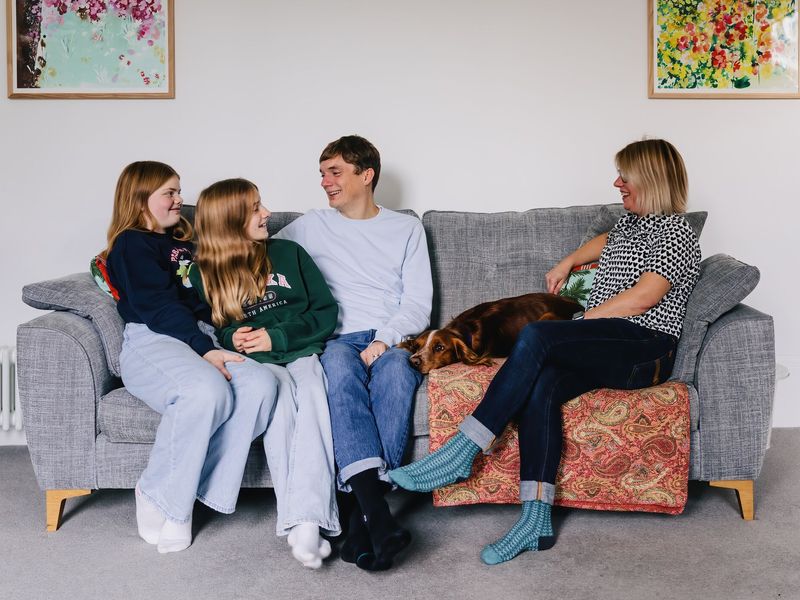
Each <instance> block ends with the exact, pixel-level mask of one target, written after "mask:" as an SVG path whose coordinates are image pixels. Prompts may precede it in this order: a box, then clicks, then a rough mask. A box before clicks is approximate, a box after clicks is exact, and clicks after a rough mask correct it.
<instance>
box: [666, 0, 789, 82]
mask: <svg viewBox="0 0 800 600" xmlns="http://www.w3.org/2000/svg"><path fill="white" fill-rule="evenodd" d="M652 1H653V2H654V3H655V7H654V10H652V12H651V14H652V22H651V23H650V27H651V33H652V35H653V37H652V38H651V40H652V45H651V48H652V49H653V51H654V54H653V64H652V67H653V68H652V77H651V82H650V84H651V93H653V95H656V96H658V95H661V93H662V92H669V93H670V95H678V94H681V93H684V94H694V95H698V94H702V95H709V96H713V95H721V94H726V95H729V96H730V95H734V96H738V95H742V96H746V95H754V94H759V95H766V96H772V95H788V96H793V95H798V94H799V93H800V87H798V53H797V0H702V1H698V0H652Z"/></svg>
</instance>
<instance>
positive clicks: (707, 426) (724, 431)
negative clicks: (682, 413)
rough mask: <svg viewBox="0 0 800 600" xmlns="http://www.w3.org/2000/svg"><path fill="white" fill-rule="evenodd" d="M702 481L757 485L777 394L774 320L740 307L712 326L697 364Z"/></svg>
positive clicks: (696, 385) (746, 307)
mask: <svg viewBox="0 0 800 600" xmlns="http://www.w3.org/2000/svg"><path fill="white" fill-rule="evenodd" d="M695 387H696V388H697V391H698V393H699V395H700V399H701V408H700V422H699V426H698V430H699V432H700V443H699V445H698V447H696V448H694V449H693V451H698V450H701V449H702V464H701V472H700V476H699V478H700V479H703V480H706V481H710V480H714V479H755V478H756V477H758V474H759V472H760V471H761V465H762V463H763V460H764V453H765V452H766V448H767V438H768V435H769V430H770V422H771V418H772V398H773V396H774V393H775V332H774V326H773V321H772V317H770V316H768V315H765V314H763V313H760V312H759V311H757V310H754V309H752V308H750V307H748V306H744V305H739V306H737V307H736V308H735V309H733V310H731V311H728V312H725V314H723V315H722V316H721V317H720V318H719V319H718V320H716V321H715V322H714V323H713V324H712V325H710V326H709V328H708V332H707V333H706V337H705V339H704V340H703V345H702V348H701V349H700V354H699V356H698V359H697V379H696V383H695Z"/></svg>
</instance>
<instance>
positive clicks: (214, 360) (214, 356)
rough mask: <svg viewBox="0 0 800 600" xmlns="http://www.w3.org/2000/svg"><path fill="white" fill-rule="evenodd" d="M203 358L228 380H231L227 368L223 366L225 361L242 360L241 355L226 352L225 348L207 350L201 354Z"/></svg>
mask: <svg viewBox="0 0 800 600" xmlns="http://www.w3.org/2000/svg"><path fill="white" fill-rule="evenodd" d="M203 358H205V359H206V360H207V361H208V362H210V363H211V364H212V365H214V366H215V367H217V370H218V371H219V372H220V373H222V375H223V376H224V377H225V379H227V380H228V381H230V380H231V374H230V372H229V371H228V369H226V368H225V363H226V362H243V361H244V357H243V356H239V355H238V354H234V353H233V352H228V351H227V350H209V351H208V352H206V353H205V354H203Z"/></svg>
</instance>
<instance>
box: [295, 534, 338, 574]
mask: <svg viewBox="0 0 800 600" xmlns="http://www.w3.org/2000/svg"><path fill="white" fill-rule="evenodd" d="M288 541H289V546H291V547H292V556H294V557H295V558H296V559H297V560H298V561H300V563H301V564H302V565H303V566H304V567H308V568H309V569H319V568H320V567H321V566H322V559H323V558H326V557H327V556H329V555H330V553H331V545H330V544H329V543H328V540H322V541H324V542H325V545H326V547H327V554H325V556H323V555H322V549H323V548H322V543H321V542H320V535H319V527H318V526H317V525H315V524H314V523H299V524H297V525H295V526H294V527H292V530H291V531H290V532H289V538H288Z"/></svg>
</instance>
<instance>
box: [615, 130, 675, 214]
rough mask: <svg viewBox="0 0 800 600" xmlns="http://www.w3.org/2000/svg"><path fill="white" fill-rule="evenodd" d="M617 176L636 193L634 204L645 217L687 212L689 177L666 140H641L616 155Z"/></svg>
mask: <svg viewBox="0 0 800 600" xmlns="http://www.w3.org/2000/svg"><path fill="white" fill-rule="evenodd" d="M614 162H615V163H616V165H617V169H619V172H620V176H621V177H622V179H623V180H625V181H630V182H631V183H632V184H633V185H634V186H635V187H636V190H637V198H636V202H637V203H638V205H639V206H640V207H641V208H642V209H643V210H644V212H645V213H647V214H658V215H671V214H673V213H682V212H686V199H687V196H688V192H689V178H688V177H687V175H686V167H685V166H684V164H683V158H681V155H680V153H679V152H678V151H677V150H676V149H675V146H673V145H672V144H670V143H669V142H667V141H666V140H642V141H640V142H633V143H632V144H628V145H627V146H625V147H624V148H623V149H622V150H620V151H619V152H617V155H616V157H615V158H614Z"/></svg>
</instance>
